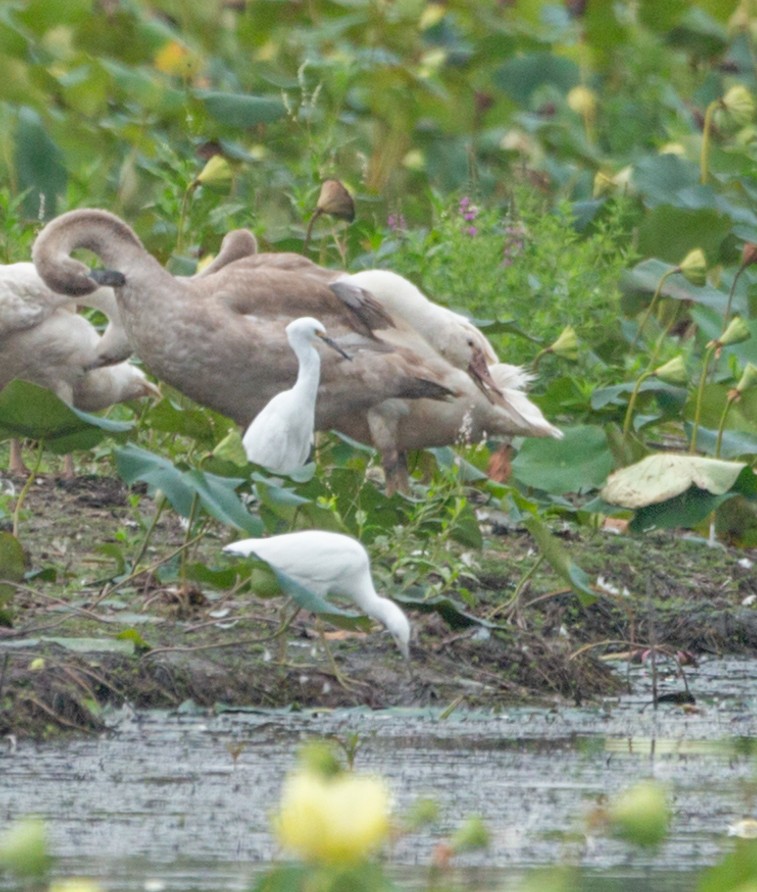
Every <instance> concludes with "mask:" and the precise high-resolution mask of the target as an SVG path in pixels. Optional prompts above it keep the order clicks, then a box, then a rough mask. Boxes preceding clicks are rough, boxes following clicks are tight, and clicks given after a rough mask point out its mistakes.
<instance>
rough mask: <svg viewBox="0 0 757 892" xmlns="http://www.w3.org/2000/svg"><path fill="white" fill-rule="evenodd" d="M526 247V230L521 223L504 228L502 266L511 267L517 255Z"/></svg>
mask: <svg viewBox="0 0 757 892" xmlns="http://www.w3.org/2000/svg"><path fill="white" fill-rule="evenodd" d="M525 246H526V228H525V226H524V225H523V224H522V223H510V224H509V225H508V226H507V227H506V228H505V243H504V245H503V248H502V266H512V265H513V262H514V261H515V258H516V257H517V256H518V254H521V253H522V252H523V249H524V248H525Z"/></svg>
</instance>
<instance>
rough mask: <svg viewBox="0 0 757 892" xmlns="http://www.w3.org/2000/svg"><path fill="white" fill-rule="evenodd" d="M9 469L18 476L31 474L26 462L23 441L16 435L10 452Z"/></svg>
mask: <svg viewBox="0 0 757 892" xmlns="http://www.w3.org/2000/svg"><path fill="white" fill-rule="evenodd" d="M8 471H9V472H10V473H11V474H15V475H16V476H17V477H26V476H28V474H29V468H27V467H26V465H25V464H24V457H23V454H22V452H21V443H20V441H19V440H17V439H16V438H15V437H13V439H12V440H11V445H10V450H9V453H8Z"/></svg>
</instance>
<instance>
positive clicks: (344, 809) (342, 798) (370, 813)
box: [274, 771, 389, 864]
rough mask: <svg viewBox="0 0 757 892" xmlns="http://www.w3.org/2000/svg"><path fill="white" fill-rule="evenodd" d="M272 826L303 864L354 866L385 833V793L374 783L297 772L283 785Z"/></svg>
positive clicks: (365, 779) (356, 777)
mask: <svg viewBox="0 0 757 892" xmlns="http://www.w3.org/2000/svg"><path fill="white" fill-rule="evenodd" d="M274 827H275V830H276V834H277V835H278V837H279V840H280V842H281V844H282V845H283V846H284V847H285V848H287V849H290V850H291V851H293V852H295V853H296V854H298V855H299V856H301V857H302V858H304V859H305V860H306V861H312V862H317V863H320V864H354V863H356V862H359V861H362V860H364V859H365V858H367V857H368V856H369V855H370V854H371V853H372V852H373V851H374V850H375V849H376V848H378V846H379V845H380V844H381V843H382V842H383V841H384V840H385V839H386V837H387V835H388V833H389V791H388V789H387V787H386V785H385V784H384V782H383V781H382V780H380V779H379V778H374V777H367V776H360V775H354V774H338V775H335V776H333V777H324V776H323V775H321V774H314V773H313V772H310V771H298V772H295V773H294V774H291V775H290V776H289V777H288V778H287V779H286V780H285V781H284V789H283V791H282V794H281V806H280V809H279V814H278V815H277V817H276V819H275V822H274Z"/></svg>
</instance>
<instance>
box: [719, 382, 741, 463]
mask: <svg viewBox="0 0 757 892" xmlns="http://www.w3.org/2000/svg"><path fill="white" fill-rule="evenodd" d="M732 393H735V394H736V397H732V396H731V395H730V394H729V395H728V397H727V398H726V401H725V406H723V412H722V414H721V416H720V423H719V424H718V436H717V439H716V440H715V458H720V449H721V447H722V445H723V432H724V430H725V423H726V421H727V419H728V413H729V412H730V411H731V406H732V405H733V404H734V403H735V402H736V399H737V398H738V391H732Z"/></svg>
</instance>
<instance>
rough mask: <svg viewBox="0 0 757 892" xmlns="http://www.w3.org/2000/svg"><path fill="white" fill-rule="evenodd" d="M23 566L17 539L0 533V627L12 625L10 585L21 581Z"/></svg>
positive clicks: (9, 534)
mask: <svg viewBox="0 0 757 892" xmlns="http://www.w3.org/2000/svg"><path fill="white" fill-rule="evenodd" d="M25 564H26V561H25V559H24V549H23V547H22V545H21V543H20V542H19V541H18V539H17V538H16V537H15V536H14V535H12V534H11V533H6V532H0V626H10V625H11V624H12V622H11V620H12V615H13V614H12V610H11V605H12V604H13V597H14V595H15V594H16V587H15V586H14V585H12V584H11V583H14V582H21V581H22V580H23V578H24V570H25V569H26V568H25ZM3 580H4V581H3Z"/></svg>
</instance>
